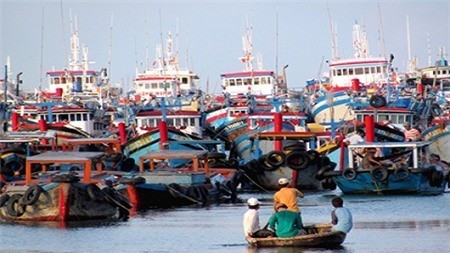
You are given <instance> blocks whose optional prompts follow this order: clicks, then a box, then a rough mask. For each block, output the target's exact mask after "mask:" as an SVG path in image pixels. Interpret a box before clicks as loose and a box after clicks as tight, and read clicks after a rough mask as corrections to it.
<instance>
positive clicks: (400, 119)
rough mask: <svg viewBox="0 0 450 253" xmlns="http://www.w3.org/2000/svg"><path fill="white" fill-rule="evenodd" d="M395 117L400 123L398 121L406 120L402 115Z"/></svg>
mask: <svg viewBox="0 0 450 253" xmlns="http://www.w3.org/2000/svg"><path fill="white" fill-rule="evenodd" d="M397 117H398V122H399V123H400V122H402V123H404V122H406V121H405V116H404V115H397Z"/></svg>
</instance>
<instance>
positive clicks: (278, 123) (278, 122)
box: [273, 112, 283, 151]
mask: <svg viewBox="0 0 450 253" xmlns="http://www.w3.org/2000/svg"><path fill="white" fill-rule="evenodd" d="M273 124H274V131H275V133H279V132H281V131H282V129H283V116H282V114H281V113H280V112H277V113H275V114H274V116H273ZM274 145H275V146H274V149H275V150H276V151H282V150H283V141H282V140H275V143H274Z"/></svg>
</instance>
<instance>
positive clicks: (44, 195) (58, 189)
mask: <svg viewBox="0 0 450 253" xmlns="http://www.w3.org/2000/svg"><path fill="white" fill-rule="evenodd" d="M102 156H103V153H102V152H69V151H65V152H57V151H49V152H45V153H42V154H38V155H35V156H29V157H27V159H26V167H25V171H26V172H25V179H24V180H16V181H14V184H12V183H10V184H7V185H6V190H5V191H4V192H3V193H2V195H1V200H2V202H1V207H0V219H1V220H3V221H17V222H24V221H64V222H65V221H79V220H109V219H112V220H117V219H120V218H125V217H126V216H128V214H129V212H128V210H129V209H130V208H131V205H130V203H129V202H128V200H127V199H126V198H124V197H123V196H122V195H120V194H119V193H118V192H116V191H114V190H113V189H111V188H109V187H106V186H104V185H101V184H99V182H100V181H101V179H102V178H103V176H105V175H104V174H103V173H102V167H101V166H97V165H101V162H100V159H101V157H102ZM93 167H94V168H95V169H93ZM99 185H100V187H99ZM101 188H102V189H101Z"/></svg>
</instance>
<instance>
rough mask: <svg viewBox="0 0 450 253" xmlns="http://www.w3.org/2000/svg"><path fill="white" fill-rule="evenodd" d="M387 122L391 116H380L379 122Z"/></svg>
mask: <svg viewBox="0 0 450 253" xmlns="http://www.w3.org/2000/svg"><path fill="white" fill-rule="evenodd" d="M386 120H389V116H388V115H386V114H378V119H377V121H378V122H383V121H386Z"/></svg>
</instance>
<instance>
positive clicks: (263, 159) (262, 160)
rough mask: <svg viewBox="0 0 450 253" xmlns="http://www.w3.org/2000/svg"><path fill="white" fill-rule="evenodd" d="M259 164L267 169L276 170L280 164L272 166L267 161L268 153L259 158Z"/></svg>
mask: <svg viewBox="0 0 450 253" xmlns="http://www.w3.org/2000/svg"><path fill="white" fill-rule="evenodd" d="M258 165H259V166H260V167H261V168H262V169H263V170H265V171H275V170H277V169H278V168H279V166H272V165H271V164H270V163H268V162H267V154H266V155H262V156H260V157H259V158H258Z"/></svg>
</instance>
